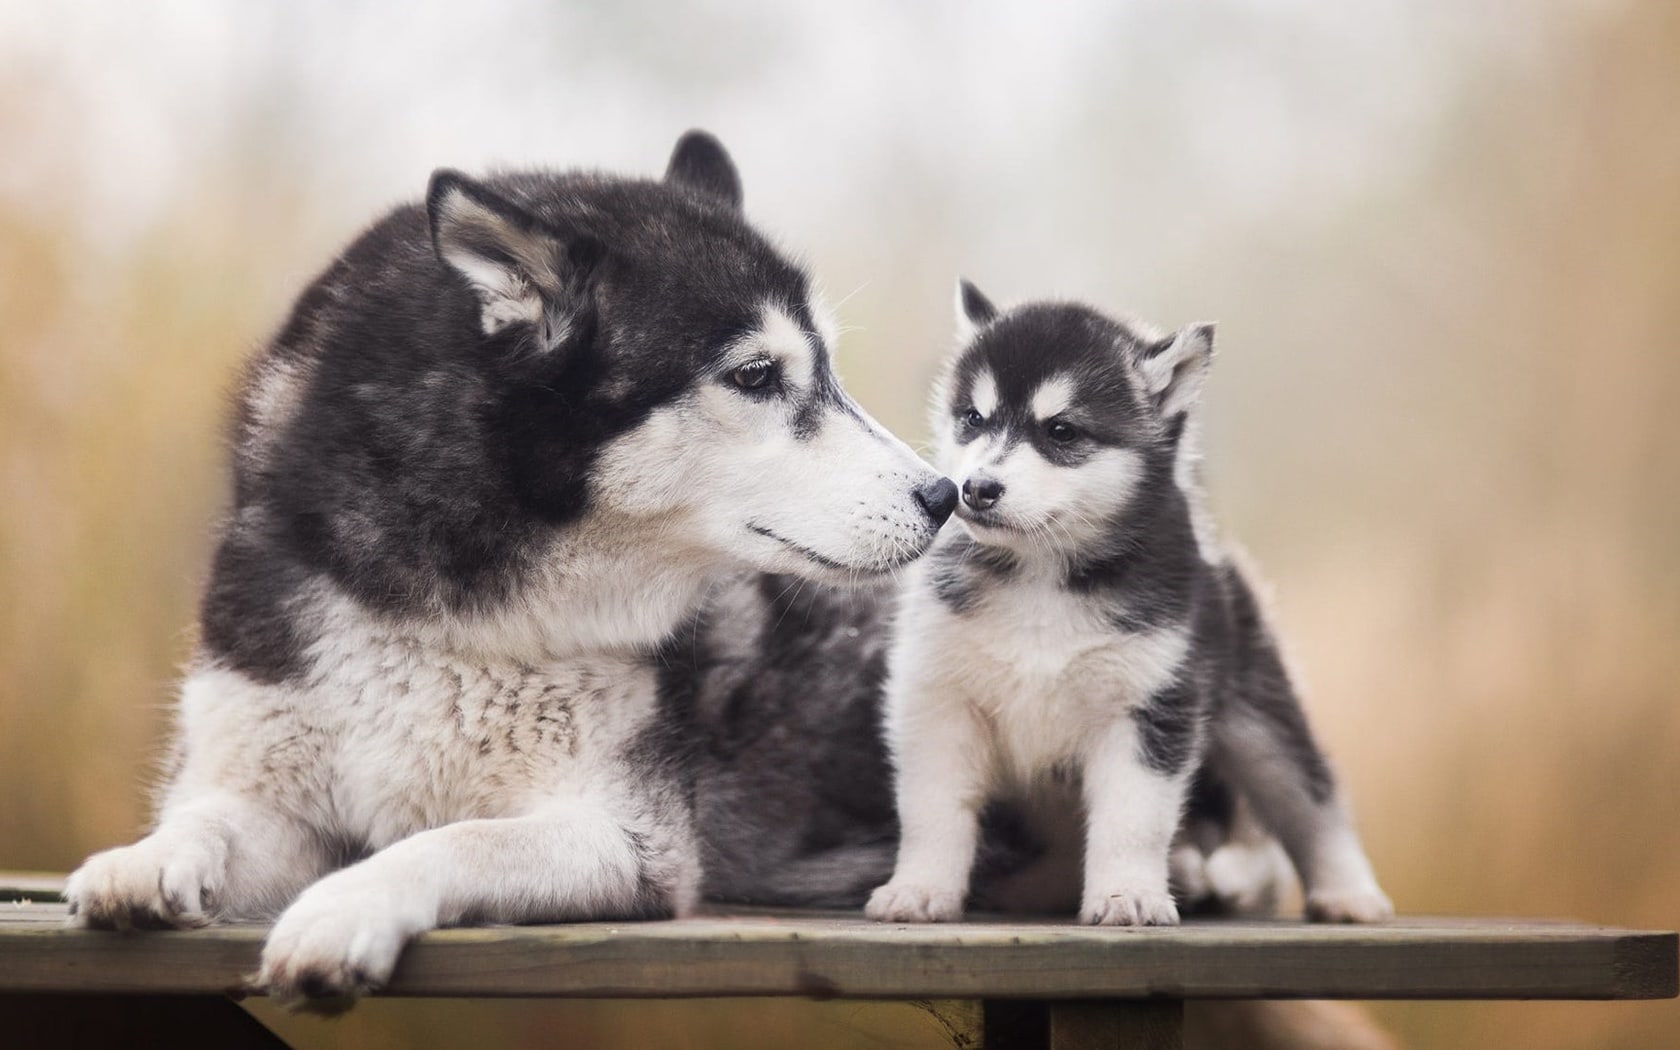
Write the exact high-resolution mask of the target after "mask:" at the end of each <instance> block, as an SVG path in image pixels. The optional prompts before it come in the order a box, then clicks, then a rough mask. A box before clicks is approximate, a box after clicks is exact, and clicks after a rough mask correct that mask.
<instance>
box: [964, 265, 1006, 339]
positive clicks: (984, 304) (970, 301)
mask: <svg viewBox="0 0 1680 1050" xmlns="http://www.w3.org/2000/svg"><path fill="white" fill-rule="evenodd" d="M997 313H998V311H997V307H996V306H993V305H992V301H991V300H990V299H988V298H986V293H984V292H982V291H981V290H980V289H979V288H976V287H975V286H974V282H973V281H970V280H969V279H968V278H966V277H959V278H958V279H957V342H958V343H960V344H962V345H964V346H966V345H968V344H969V343H971V342H973V341H974V337H975V336H976V335H978V334H980V329H982V328H984V327H986V326H987V325H989V324H991V323H992V322H993V321H994V320H996V319H997Z"/></svg>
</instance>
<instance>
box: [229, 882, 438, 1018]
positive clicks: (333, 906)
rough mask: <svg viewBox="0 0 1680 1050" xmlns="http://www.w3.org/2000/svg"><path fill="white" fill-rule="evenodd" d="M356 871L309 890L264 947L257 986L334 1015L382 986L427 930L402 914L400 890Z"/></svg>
mask: <svg viewBox="0 0 1680 1050" xmlns="http://www.w3.org/2000/svg"><path fill="white" fill-rule="evenodd" d="M359 874H360V873H358V872H356V871H355V870H354V869H351V870H347V871H342V872H339V873H338V874H336V875H332V876H329V877H327V878H325V879H323V880H321V881H320V882H318V883H316V884H315V885H314V886H312V887H310V888H309V889H308V890H306V891H305V892H304V893H303V895H302V896H301V897H299V898H298V899H297V901H296V902H295V903H293V905H292V906H291V907H290V908H287V909H286V911H285V913H284V914H282V915H281V916H280V921H278V922H276V923H275V924H274V929H273V931H272V932H270V933H269V935H268V942H267V943H266V944H265V945H263V953H262V968H261V970H260V971H258V973H257V977H256V983H257V984H258V985H259V986H260V987H262V988H263V989H264V990H265V991H267V992H268V994H270V995H272V996H273V997H274V998H275V999H277V1000H279V1001H280V1002H282V1003H284V1004H285V1005H287V1006H290V1007H292V1008H294V1009H302V1010H309V1011H312V1012H315V1013H322V1014H336V1013H342V1012H344V1011H345V1010H348V1009H349V1008H350V1007H351V1006H354V1005H355V1002H356V999H357V997H359V996H361V995H364V994H366V993H368V992H371V991H373V990H375V989H377V988H380V987H383V986H384V985H385V983H386V982H387V981H389V980H390V979H391V971H392V970H394V969H395V968H396V965H397V956H398V955H400V954H401V953H402V949H403V945H404V944H405V943H407V941H408V939H409V937H411V936H413V935H414V934H415V933H417V932H419V931H420V930H422V929H425V928H426V926H427V924H426V923H425V922H423V921H417V919H416V918H415V917H414V916H408V915H404V914H403V912H402V910H401V908H400V907H399V906H398V904H397V903H396V901H395V899H394V898H396V897H397V896H398V892H399V891H397V890H396V888H395V887H391V886H383V885H373V884H369V883H368V880H363V879H360V878H359V877H358V876H359Z"/></svg>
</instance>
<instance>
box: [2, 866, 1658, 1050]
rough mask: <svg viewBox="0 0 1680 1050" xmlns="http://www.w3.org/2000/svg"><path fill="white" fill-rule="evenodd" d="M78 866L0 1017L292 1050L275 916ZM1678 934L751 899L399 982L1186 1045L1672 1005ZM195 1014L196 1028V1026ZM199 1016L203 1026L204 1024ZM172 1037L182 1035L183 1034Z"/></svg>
mask: <svg viewBox="0 0 1680 1050" xmlns="http://www.w3.org/2000/svg"><path fill="white" fill-rule="evenodd" d="M57 889H58V883H57V880H55V879H51V878H26V877H19V876H6V875H3V874H0V1032H11V1033H19V1032H29V1031H51V1032H55V1033H58V1034H59V1035H64V1036H66V1037H67V1038H66V1040H65V1041H66V1042H67V1043H68V1042H73V1041H74V1040H73V1039H71V1038H69V1036H71V1035H72V1034H73V1033H81V1034H82V1035H83V1036H84V1037H85V1039H84V1044H85V1045H101V1044H102V1039H101V1033H111V1034H112V1035H113V1036H114V1037H115V1038H114V1039H113V1041H112V1044H111V1045H119V1044H129V1043H132V1041H133V1036H134V1034H135V1033H136V1032H139V1031H169V1030H174V1031H177V1032H180V1033H190V1034H191V1041H192V1042H193V1043H195V1044H197V1043H205V1044H207V1045H209V1044H213V1045H222V1046H241V1045H243V1046H280V1045H284V1044H282V1043H281V1042H280V1041H279V1040H278V1038H276V1037H275V1036H274V1035H273V1034H272V1033H271V1032H270V1031H269V1030H268V1029H266V1028H264V1027H263V1026H262V1025H261V1024H260V1023H259V1022H258V1021H257V1020H256V1019H254V1018H253V1017H251V1016H250V1014H248V1013H247V1012H245V1011H243V1010H241V1009H240V1008H239V1007H238V1006H237V1005H236V1002H235V1000H237V999H238V998H239V997H241V996H242V995H243V994H244V981H245V978H246V976H247V975H248V974H250V973H252V972H253V971H254V970H255V969H256V964H257V957H258V952H259V950H260V948H261V945H262V940H263V936H264V933H265V932H266V931H265V929H264V928H262V927H260V926H223V927H215V928H211V929H204V930H191V931H181V932H144V933H132V934H121V933H103V932H93V931H87V930H78V929H72V928H70V927H69V926H67V925H66V921H65V907H64V905H63V904H62V903H61V902H60V901H59V900H58V896H57ZM1676 968H1677V948H1676V937H1675V934H1674V933H1672V932H1653V931H1639V930H1622V929H1611V928H1607V927H1602V926H1587V925H1582V924H1578V923H1567V922H1536V921H1529V920H1500V919H1429V918H1404V919H1401V920H1398V921H1396V922H1393V923H1390V924H1387V925H1382V926H1316V925H1306V924H1303V923H1299V922H1289V921H1266V922H1253V921H1225V920H1208V921H1190V922H1187V923H1186V924H1185V925H1183V926H1181V927H1177V928H1173V929H1145V930H1117V929H1100V928H1091V927H1080V926H1074V925H1070V924H1068V923H1065V922H1049V921H1043V922H1023V921H1008V922H987V921H979V922H965V923H961V924H957V925H947V926H884V925H880V924H877V923H872V922H868V921H866V920H864V919H863V918H862V917H861V916H859V915H856V914H850V913H788V912H761V911H746V910H732V911H728V912H724V913H719V914H715V915H710V916H707V917H704V918H695V919H687V920H683V921H678V922H649V923H576V924H570V925H558V926H519V927H492V928H474V929H456V930H441V931H438V932H435V933H431V934H427V935H426V936H424V937H422V938H420V939H419V940H418V941H416V942H415V943H414V944H413V945H411V946H410V947H409V948H408V950H407V951H406V952H405V953H404V955H403V958H402V961H401V963H400V964H399V966H398V967H397V972H396V975H395V978H394V979H393V981H392V982H391V986H390V987H389V988H388V989H386V990H385V991H384V992H383V993H382V994H383V995H387V996H446V997H510V996H533V997H536V996H558V997H574V998H683V997H741V996H802V997H808V998H818V999H827V998H845V999H869V1000H901V1001H903V1000H913V1001H920V1002H923V1003H924V1004H925V1005H926V1007H927V1008H928V1009H930V1010H933V1011H935V1012H936V1013H938V1015H939V1017H940V1020H941V1022H942V1028H943V1029H944V1030H945V1031H947V1032H948V1033H949V1035H950V1040H951V1043H952V1045H954V1046H959V1047H977V1046H987V1047H992V1046H1050V1047H1056V1048H1070V1047H1098V1046H1106V1047H1122V1046H1123V1047H1150V1048H1153V1047H1171V1046H1177V1045H1178V1043H1179V1039H1180V1032H1181V1024H1182V1011H1183V1004H1184V1002H1185V1001H1186V1000H1191V999H1233V998H1241V999H1301V998H1313V999H1661V998H1672V997H1673V996H1674V995H1675V994H1676ZM177 1026H180V1027H177ZM185 1026H191V1027H190V1028H189V1027H185ZM166 1041H167V1040H166Z"/></svg>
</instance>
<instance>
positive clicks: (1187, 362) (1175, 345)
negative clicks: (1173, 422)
mask: <svg viewBox="0 0 1680 1050" xmlns="http://www.w3.org/2000/svg"><path fill="white" fill-rule="evenodd" d="M1213 331H1214V325H1212V324H1211V323H1203V324H1192V325H1185V326H1184V327H1183V328H1180V329H1179V330H1178V331H1177V332H1174V333H1173V334H1172V335H1169V336H1167V337H1166V338H1165V339H1161V340H1158V341H1156V342H1154V343H1150V344H1146V345H1145V346H1144V347H1143V349H1142V350H1140V351H1139V352H1138V358H1137V366H1138V374H1139V375H1141V376H1142V377H1143V385H1144V388H1145V389H1146V390H1147V391H1148V393H1149V396H1150V397H1152V398H1154V400H1155V405H1156V408H1157V409H1158V410H1159V411H1160V413H1161V417H1162V418H1163V419H1172V418H1173V417H1174V416H1179V415H1183V414H1184V413H1186V412H1188V411H1190V409H1192V408H1194V407H1195V405H1196V403H1197V402H1198V401H1200V400H1201V397H1202V385H1203V383H1204V382H1205V381H1206V379H1207V373H1208V367H1209V366H1210V365H1211V364H1212V363H1213Z"/></svg>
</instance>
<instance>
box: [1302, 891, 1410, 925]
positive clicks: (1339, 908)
mask: <svg viewBox="0 0 1680 1050" xmlns="http://www.w3.org/2000/svg"><path fill="white" fill-rule="evenodd" d="M1307 918H1309V919H1311V920H1312V921H1313V922H1386V921H1387V920H1389V919H1392V918H1394V905H1393V904H1392V903H1391V902H1390V901H1389V899H1388V897H1387V896H1386V895H1384V893H1383V891H1382V890H1380V889H1378V888H1377V887H1375V886H1361V887H1356V888H1353V889H1326V890H1320V889H1315V890H1313V891H1312V892H1311V893H1309V894H1307Z"/></svg>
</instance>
